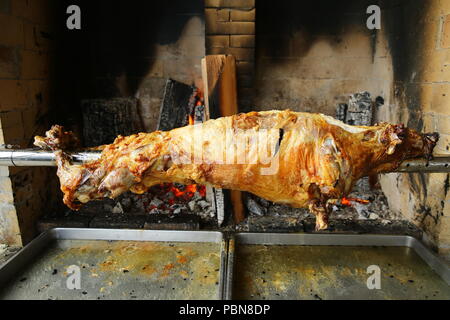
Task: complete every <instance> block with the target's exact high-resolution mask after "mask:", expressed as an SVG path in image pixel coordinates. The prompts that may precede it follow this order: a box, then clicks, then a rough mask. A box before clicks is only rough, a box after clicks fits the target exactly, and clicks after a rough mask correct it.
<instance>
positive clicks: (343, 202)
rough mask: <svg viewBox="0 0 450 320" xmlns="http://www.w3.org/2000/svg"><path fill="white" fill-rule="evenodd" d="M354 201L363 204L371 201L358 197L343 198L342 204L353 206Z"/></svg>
mask: <svg viewBox="0 0 450 320" xmlns="http://www.w3.org/2000/svg"><path fill="white" fill-rule="evenodd" d="M352 202H357V203H361V204H368V203H369V202H370V201H369V200H364V199H358V198H345V197H344V198H342V200H341V204H342V205H343V206H347V207H351V206H352Z"/></svg>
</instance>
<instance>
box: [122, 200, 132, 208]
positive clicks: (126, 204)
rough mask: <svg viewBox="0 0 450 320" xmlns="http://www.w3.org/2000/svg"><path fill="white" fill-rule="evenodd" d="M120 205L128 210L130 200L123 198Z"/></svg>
mask: <svg viewBox="0 0 450 320" xmlns="http://www.w3.org/2000/svg"><path fill="white" fill-rule="evenodd" d="M120 203H121V204H122V207H123V208H129V207H130V206H131V199H130V198H123V199H122V200H120Z"/></svg>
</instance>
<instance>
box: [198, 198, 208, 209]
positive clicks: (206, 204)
mask: <svg viewBox="0 0 450 320" xmlns="http://www.w3.org/2000/svg"><path fill="white" fill-rule="evenodd" d="M198 205H199V206H200V208H202V210H205V209H206V208H208V207H210V204H209V203H208V202H207V201H205V200H202V201H199V202H198Z"/></svg>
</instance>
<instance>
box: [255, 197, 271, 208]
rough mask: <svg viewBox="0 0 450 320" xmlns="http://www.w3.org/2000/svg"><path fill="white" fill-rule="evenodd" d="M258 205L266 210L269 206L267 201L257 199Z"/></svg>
mask: <svg viewBox="0 0 450 320" xmlns="http://www.w3.org/2000/svg"><path fill="white" fill-rule="evenodd" d="M258 203H259V204H260V205H262V206H263V207H264V208H268V207H269V206H270V201H267V200H266V199H263V198H259V197H258Z"/></svg>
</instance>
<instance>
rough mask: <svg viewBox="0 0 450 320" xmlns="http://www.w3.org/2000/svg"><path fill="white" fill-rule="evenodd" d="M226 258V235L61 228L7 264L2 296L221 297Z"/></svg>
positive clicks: (0, 273)
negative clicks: (77, 277)
mask: <svg viewBox="0 0 450 320" xmlns="http://www.w3.org/2000/svg"><path fill="white" fill-rule="evenodd" d="M225 263H226V242H225V240H224V239H223V236H222V234H221V233H219V232H195V231H192V232H186V231H150V230H143V231H141V230H139V231H135V230H95V229H54V230H51V231H50V232H48V233H45V234H43V235H41V236H40V237H38V238H37V239H36V240H34V241H33V242H32V243H30V245H28V246H27V247H25V248H24V249H23V250H21V251H20V252H19V253H18V254H17V255H16V256H14V257H13V258H12V259H11V260H10V261H9V262H8V263H7V264H5V265H4V266H3V267H1V268H0V288H2V289H1V290H0V299H90V300H95V299H97V300H100V299H222V291H223V290H222V288H223V274H224V273H225ZM71 266H75V268H79V271H80V289H79V290H73V289H71V288H73V287H74V286H75V285H74V284H76V282H75V280H74V279H73V276H74V274H75V273H74V271H73V269H71V268H70V267H71ZM70 277H71V278H70ZM69 278H70V279H69ZM68 281H69V282H70V283H71V284H69V286H68V285H67V282H68Z"/></svg>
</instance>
